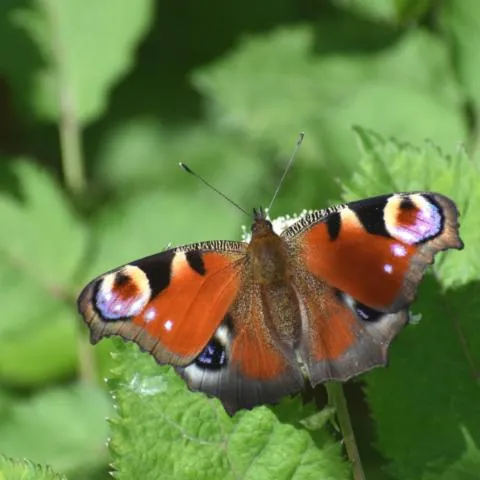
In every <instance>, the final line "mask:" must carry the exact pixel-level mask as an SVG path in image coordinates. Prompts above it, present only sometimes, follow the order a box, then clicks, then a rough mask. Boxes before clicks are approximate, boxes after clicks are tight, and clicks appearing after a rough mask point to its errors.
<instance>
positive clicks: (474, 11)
mask: <svg viewBox="0 0 480 480" xmlns="http://www.w3.org/2000/svg"><path fill="white" fill-rule="evenodd" d="M439 6H440V9H439V20H440V25H441V26H442V27H443V29H444V31H445V32H446V33H447V35H448V37H449V40H450V42H451V45H452V54H453V56H454V66H455V67H456V69H457V71H458V76H459V79H460V81H461V82H462V85H463V87H464V88H465V91H466V93H467V96H468V98H469V99H470V100H471V101H472V102H473V104H474V106H475V109H476V111H477V114H478V112H479V111H480V85H479V82H478V48H477V47H478V44H479V42H480V3H479V2H477V1H475V0H463V1H461V2H458V1H456V0H445V1H442V2H441V3H440V5H439Z"/></svg>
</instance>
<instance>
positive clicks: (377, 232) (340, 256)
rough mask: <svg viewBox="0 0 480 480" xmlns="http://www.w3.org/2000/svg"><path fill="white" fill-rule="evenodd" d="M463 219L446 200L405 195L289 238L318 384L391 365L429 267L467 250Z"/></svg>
mask: <svg viewBox="0 0 480 480" xmlns="http://www.w3.org/2000/svg"><path fill="white" fill-rule="evenodd" d="M457 216H458V212H457V210H456V207H455V204H454V203H453V202H452V201H451V200H450V199H448V198H446V197H444V196H442V195H439V194H433V193H410V194H408V193H401V194H393V195H385V196H380V197H376V198H371V199H367V200H361V201H358V202H353V203H350V204H346V205H342V206H339V207H333V208H330V209H327V210H324V211H319V212H314V213H311V214H308V215H306V216H305V217H304V218H302V219H301V220H300V221H299V222H297V223H296V224H294V225H293V226H292V227H290V228H289V229H287V230H286V231H285V232H284V233H283V234H282V236H283V237H284V238H285V239H286V240H287V243H288V244H289V246H290V249H291V252H292V259H291V262H292V264H293V265H294V269H295V275H294V278H293V283H294V285H295V289H296V291H297V297H298V299H299V303H300V305H301V306H302V312H303V315H302V318H303V328H302V339H301V342H300V355H301V357H302V359H303V361H304V362H305V364H306V365H307V368H308V371H309V376H310V380H311V382H312V384H313V385H315V384H317V383H320V382H323V381H325V380H346V379H348V378H350V377H351V376H353V375H357V374H359V373H362V372H364V371H366V370H369V369H371V368H373V367H375V366H378V365H384V364H385V363H386V361H387V350H388V346H389V344H390V342H391V341H392V339H393V338H394V337H395V335H396V334H397V333H398V331H399V330H400V329H401V328H402V327H403V326H404V325H405V324H406V323H407V321H408V306H409V304H410V303H411V302H412V301H413V299H414V297H415V294H416V290H417V287H418V283H419V282H420V280H421V278H422V276H423V273H424V271H425V268H426V267H427V266H428V265H429V264H430V263H432V261H433V257H434V255H435V253H437V252H438V251H440V250H444V249H447V248H457V249H460V248H462V246H463V245H462V242H461V240H460V238H459V235H458V223H457Z"/></svg>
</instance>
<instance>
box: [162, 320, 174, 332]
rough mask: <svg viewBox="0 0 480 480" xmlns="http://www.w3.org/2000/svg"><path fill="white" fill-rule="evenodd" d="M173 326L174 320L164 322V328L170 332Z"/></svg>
mask: <svg viewBox="0 0 480 480" xmlns="http://www.w3.org/2000/svg"><path fill="white" fill-rule="evenodd" d="M172 327H173V322H172V320H166V321H165V323H164V324H163V328H164V329H165V330H166V331H167V332H170V331H171V330H172Z"/></svg>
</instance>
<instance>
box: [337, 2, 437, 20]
mask: <svg viewBox="0 0 480 480" xmlns="http://www.w3.org/2000/svg"><path fill="white" fill-rule="evenodd" d="M335 3H336V4H337V5H338V6H341V7H342V8H344V9H348V10H349V11H352V12H354V13H356V14H358V15H362V16H365V17H367V18H371V19H372V20H376V21H378V22H390V23H392V24H395V23H399V22H401V23H404V22H407V21H408V22H411V21H417V20H419V19H420V17H422V16H423V15H425V13H426V12H427V11H428V9H429V8H430V7H431V6H432V3H433V1H432V0H383V1H381V2H378V1H377V0H336V2H335Z"/></svg>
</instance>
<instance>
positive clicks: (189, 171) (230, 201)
mask: <svg viewBox="0 0 480 480" xmlns="http://www.w3.org/2000/svg"><path fill="white" fill-rule="evenodd" d="M179 165H180V167H182V168H183V169H184V170H185V171H186V172H187V173H190V175H193V176H194V177H196V178H198V180H200V181H201V182H202V183H204V184H205V185H206V186H207V187H209V188H211V189H212V190H213V191H214V192H216V193H218V194H219V195H220V196H221V197H223V198H224V199H225V200H226V201H227V202H228V203H230V204H231V205H233V206H234V207H236V208H238V209H239V210H240V211H241V212H243V213H244V214H245V215H247V216H248V217H249V218H252V216H251V215H250V214H249V213H248V212H247V211H246V210H245V209H243V208H242V207H241V206H240V205H239V204H238V203H236V202H234V201H233V200H232V199H231V198H229V197H227V196H226V195H225V194H224V193H222V192H221V191H220V190H218V188H215V187H214V186H213V185H212V184H210V183H208V182H207V181H206V180H205V179H204V178H203V177H201V176H200V175H198V173H195V172H194V171H193V170H192V169H191V168H190V167H189V166H188V165H185V164H184V163H182V162H180V163H179Z"/></svg>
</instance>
